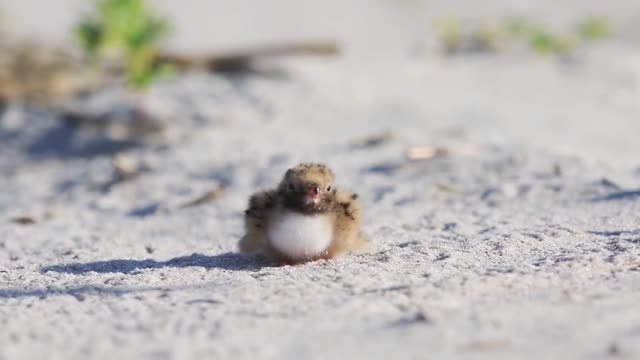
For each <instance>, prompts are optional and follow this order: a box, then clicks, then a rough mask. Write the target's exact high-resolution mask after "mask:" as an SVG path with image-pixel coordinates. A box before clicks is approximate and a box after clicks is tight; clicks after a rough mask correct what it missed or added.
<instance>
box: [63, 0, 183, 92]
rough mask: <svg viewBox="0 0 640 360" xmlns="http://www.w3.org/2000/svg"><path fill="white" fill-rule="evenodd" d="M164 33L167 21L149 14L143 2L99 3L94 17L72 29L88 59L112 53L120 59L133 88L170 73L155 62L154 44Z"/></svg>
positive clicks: (112, 0) (118, 0)
mask: <svg viewBox="0 0 640 360" xmlns="http://www.w3.org/2000/svg"><path fill="white" fill-rule="evenodd" d="M167 32H168V24H167V22H166V21H165V20H164V19H161V18H158V17H156V16H155V15H153V14H152V13H151V11H150V10H149V9H148V8H147V5H146V2H145V1H144V0H101V1H100V2H98V3H97V5H96V9H95V12H94V14H93V15H92V16H90V17H89V18H87V19H85V20H84V21H82V22H81V23H80V24H78V25H77V26H76V28H75V34H76V37H77V39H78V41H79V43H80V46H81V47H82V48H83V50H84V51H85V52H86V54H87V56H88V57H89V59H91V60H93V61H96V60H98V59H99V58H101V57H102V56H105V55H106V54H112V53H116V54H117V55H118V57H119V58H121V61H122V63H123V64H122V65H123V67H124V71H125V75H126V78H127V83H128V84H129V85H130V86H132V87H134V88H143V87H146V86H147V85H149V84H150V83H151V82H152V81H153V80H155V79H156V78H158V77H159V76H161V75H163V74H166V73H168V72H170V71H171V69H170V67H169V65H166V64H158V63H157V62H156V61H155V59H156V56H155V55H156V52H157V47H158V43H159V41H160V40H161V39H162V38H163V36H164V35H166V34H167Z"/></svg>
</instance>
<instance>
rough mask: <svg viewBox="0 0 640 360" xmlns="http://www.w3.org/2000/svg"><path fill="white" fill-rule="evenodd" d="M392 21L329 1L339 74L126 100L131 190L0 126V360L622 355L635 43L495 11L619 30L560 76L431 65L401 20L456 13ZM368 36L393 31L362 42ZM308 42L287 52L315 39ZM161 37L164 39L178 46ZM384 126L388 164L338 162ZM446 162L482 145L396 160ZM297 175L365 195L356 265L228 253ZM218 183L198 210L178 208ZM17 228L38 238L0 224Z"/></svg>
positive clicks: (587, 6)
mask: <svg viewBox="0 0 640 360" xmlns="http://www.w3.org/2000/svg"><path fill="white" fill-rule="evenodd" d="M2 3H3V5H4V7H5V8H7V7H11V5H10V4H9V3H8V2H6V1H4V2H2ZM21 3H22V5H15V4H14V5H13V6H15V7H16V8H20V9H22V10H21V11H26V10H24V9H26V8H28V6H29V3H34V4H35V1H31V2H29V1H25V2H21ZM68 3H73V1H69V2H68ZM76 3H77V2H76ZM162 3H163V4H165V5H164V6H169V8H170V7H171V6H174V7H175V6H176V5H175V3H171V2H169V1H163V2H162ZM197 3H200V5H199V6H204V5H203V4H202V2H197ZM398 3H400V4H402V6H400V5H397V6H398V7H397V8H396V7H395V6H396V5H393V6H392V5H389V2H379V3H378V2H376V4H377V5H376V6H373V7H371V8H370V9H369V10H367V11H364V14H365V15H363V16H362V18H359V17H357V16H356V15H357V14H359V8H358V5H362V4H359V3H358V2H353V3H349V4H348V5H344V8H343V10H344V13H343V12H338V13H340V14H342V16H341V17H339V18H338V20H336V24H338V25H337V26H336V27H335V29H332V30H335V31H336V32H337V34H338V35H340V36H342V37H343V38H344V39H346V40H345V42H346V43H347V44H348V45H350V44H353V46H350V47H347V50H348V51H347V54H345V56H343V57H341V58H338V59H299V60H291V61H284V60H283V61H274V62H273V63H271V64H269V66H271V67H273V68H275V69H279V70H281V71H282V72H283V74H282V76H271V77H257V76H251V77H243V78H236V77H232V78H229V77H216V76H209V75H198V74H193V75H189V76H185V77H182V78H180V79H171V80H167V81H164V82H162V83H160V84H158V85H157V86H155V87H154V88H153V89H152V90H151V92H150V94H149V95H148V97H147V99H146V100H145V101H148V102H149V103H150V104H151V105H150V106H151V107H153V108H154V109H156V110H157V111H158V112H159V113H161V114H162V115H163V117H164V118H165V119H166V120H167V124H168V135H167V138H166V140H164V141H162V142H158V141H155V142H154V141H151V142H148V143H145V144H143V145H142V146H139V147H135V148H132V149H129V150H128V151H126V154H127V155H128V156H129V157H130V158H131V159H133V160H134V161H136V162H139V163H143V164H144V165H145V167H146V171H145V172H144V173H143V174H142V175H141V177H140V178H138V179H136V180H134V181H130V182H126V183H122V184H118V185H114V186H112V187H108V186H105V184H106V183H108V181H109V179H110V178H111V176H112V166H111V163H110V159H111V154H112V152H113V151H114V150H118V149H120V148H119V146H120V145H121V144H118V143H113V142H109V141H107V140H105V139H103V138H101V137H100V136H96V135H95V134H85V133H81V134H74V133H72V132H71V130H70V129H68V128H66V127H65V126H63V125H60V123H59V122H57V121H56V120H55V119H53V116H52V115H51V114H46V113H41V112H35V111H25V110H24V109H20V108H15V107H12V108H10V109H9V110H8V111H7V112H5V114H4V115H3V116H2V118H1V119H0V189H2V191H0V359H2V360H9V359H11V360H14V359H40V358H47V359H86V358H92V359H93V358H95V359H103V358H104V359H106V358H109V359H115V358H136V359H139V358H144V359H147V358H148V359H174V358H175V359H188V358H216V359H217V358H219V359H230V358H233V359H258V358H260V359H326V358H366V359H387V358H389V357H390V356H397V357H399V358H406V359H426V358H453V359H467V358H485V357H486V358H489V357H491V358H508V359H512V358H531V359H538V358H557V359H559V358H563V359H574V358H575V359H603V358H628V359H637V358H639V357H640V311H638V303H639V302H640V218H639V216H638V214H640V160H639V157H638V154H640V142H639V141H638V136H639V135H640V120H638V119H639V116H640V47H639V46H638V44H637V43H635V42H634V41H633V39H632V38H633V36H632V35H633V31H629V28H628V21H629V19H633V18H634V16H636V17H637V15H638V14H640V12H639V10H640V7H638V6H636V7H634V6H633V4H631V3H632V2H623V1H610V2H607V4H601V3H600V2H596V1H575V2H566V5H565V6H557V7H556V8H552V7H551V6H550V5H549V4H550V2H540V3H538V2H535V3H534V2H513V3H515V4H517V6H516V5H514V6H516V8H517V9H520V10H521V11H523V12H525V13H527V14H532V16H539V17H542V18H544V17H545V16H547V15H549V14H552V15H553V16H551V15H549V16H548V18H549V19H551V21H556V22H558V23H562V21H563V19H567V18H569V19H570V18H575V17H577V16H578V15H579V14H581V13H589V12H590V11H591V12H598V11H600V12H605V13H608V14H610V15H611V16H612V19H613V21H614V23H616V24H620V26H621V27H622V28H623V30H622V31H621V33H620V35H619V37H616V38H613V39H611V40H609V41H607V42H606V43H604V44H602V45H598V46H595V47H592V48H590V49H584V50H581V51H580V53H579V56H578V58H577V59H576V60H574V61H569V62H567V61H559V60H556V59H553V58H544V57H536V56H530V55H526V54H516V55H498V56H464V57H460V58H452V59H447V58H443V57H441V56H438V55H437V54H436V53H434V52H433V51H432V50H429V46H428V43H429V41H428V38H429V37H428V36H427V35H428V34H425V35H424V38H423V37H422V34H421V33H419V32H416V31H414V30H415V28H416V27H417V26H418V25H417V24H419V22H418V21H417V20H418V19H427V18H429V17H430V16H432V15H434V14H438V13H443V12H445V11H447V10H451V9H453V10H455V11H459V12H461V13H465V11H466V12H467V13H469V12H471V10H470V9H469V6H470V5H469V3H470V2H462V1H460V2H452V3H449V4H453V5H450V6H451V9H449V8H448V7H447V6H449V5H447V6H445V4H443V3H440V2H434V3H426V4H424V3H417V2H414V1H398ZM471 3H475V2H471ZM503 3H504V2H500V1H497V2H492V3H490V6H489V5H487V6H486V7H483V8H482V9H483V11H481V12H480V13H481V14H488V15H487V16H489V15H491V14H500V13H502V12H505V10H504V8H503V7H502V6H504V4H503ZM34 4H31V5H30V6H35V5H34ZM23 6H24V7H26V8H23ZM238 6H239V7H238V9H240V8H241V7H240V5H238ZM316 6H317V5H316ZM554 6H555V5H554ZM317 7H319V6H317ZM188 8H189V7H188ZM193 8H194V9H198V7H197V6H195V5H194V7H193ZM189 9H190V8H189ZM234 9H235V8H234ZM238 9H235V10H234V11H229V12H228V13H229V14H231V15H229V16H232V18H233V16H235V19H242V15H243V13H242V12H241V11H240V10H238ZM296 9H297V8H296ZM312 9H313V8H312ZM327 9H329V7H327ZM331 9H333V10H331V11H333V12H334V13H335V12H336V10H335V9H334V8H331ZM41 10H42V9H41ZM258 10H259V9H258ZM258 10H255V11H254V12H253V13H257V12H259V11H258ZM263 10H264V9H263ZM418 10H419V11H418ZM453 10H452V11H453ZM265 11H266V10H265ZM271 11H272V14H274V15H273V16H277V15H275V14H278V13H280V12H278V11H276V10H271ZM292 11H293V10H292ZM296 11H298V12H303V10H302V9H298V10H296ZM327 11H329V10H327ZM193 12H194V13H196V12H197V11H196V10H193ZM293 12H294V13H295V11H293ZM309 12H311V10H309ZM200 13H202V11H200ZM267 14H270V13H269V12H268V11H267ZM307 14H308V13H307ZM327 14H329V15H331V14H333V13H331V12H329V13H327ZM385 14H386V16H383V15H385ZM399 14H400V15H399ZM407 14H412V15H411V16H408V15H407ZM348 15H350V16H351V17H352V18H357V19H360V20H358V21H360V23H362V24H360V23H358V24H360V25H353V26H352V27H349V26H347V25H346V23H347V21H346V20H345V19H348ZM176 16H177V15H176ZM217 17H218V18H221V17H222V15H220V14H219V13H218V15H217ZM309 17H311V16H310V15H309ZM379 19H391V20H389V23H388V24H387V23H385V24H387V25H384V26H387V27H389V28H394V29H396V30H395V32H390V33H387V32H385V34H387V35H388V34H391V35H388V36H387V37H385V38H376V37H370V36H367V34H371V33H370V32H368V31H366V30H367V29H369V30H371V31H372V32H373V33H375V31H376V30H374V29H377V28H378V27H377V26H375V25H374V24H376V21H377V20H379ZM403 19H404V20H407V19H412V21H404V20H403ZM61 21H62V20H61ZM181 21H182V20H181ZM283 21H284V24H282V25H281V26H280V27H277V26H273V30H272V32H271V33H270V34H271V35H272V37H273V38H276V39H277V38H283V37H282V36H281V35H282V34H286V32H285V30H284V29H286V27H287V26H288V25H287V24H289V25H290V23H289V22H287V21H286V19H285V20H283ZM213 23H215V24H216V25H211V26H212V27H213V28H214V29H216V26H224V24H225V23H224V22H222V25H221V24H220V23H219V22H213ZM256 23H257V26H262V27H263V28H265V29H271V28H272V27H270V25H269V24H268V22H267V21H263V22H260V21H257V22H256ZM321 23H322V22H321V21H318V20H316V21H315V22H313V21H310V23H309V24H308V26H307V27H303V30H301V31H302V34H305V35H309V36H311V35H318V37H321V36H324V35H327V34H330V33H327V32H325V31H324V30H325V29H326V28H322V26H325V27H326V24H325V25H321ZM226 24H227V26H231V28H233V26H237V25H229V24H235V23H234V22H233V21H231V20H227V23H226ZM394 24H408V25H406V26H404V27H398V28H396V27H395V26H394ZM39 26H44V27H45V28H46V26H54V25H51V24H48V25H47V24H45V23H41V24H40V25H39ZM367 26H368V27H367ZM384 26H382V27H383V28H384ZM625 26H626V27H625ZM59 27H60V25H58V28H59ZM34 28H37V26H35V27H34ZM349 29H351V30H349ZM624 29H626V30H624ZM636 30H637V27H636ZM182 31H184V33H182V35H181V36H182V37H183V38H184V39H185V41H183V42H181V41H178V40H175V39H174V40H173V41H174V43H184V44H187V43H188V41H187V39H193V38H194V36H191V35H188V34H189V31H191V30H182ZM305 31H306V32H305ZM378 31H381V30H378ZM257 33H259V34H263V33H264V32H260V31H258V32H257ZM343 33H344V34H343ZM242 34H252V32H248V31H247V32H245V33H242ZM251 36H252V35H247V36H244V37H243V36H238V39H236V40H237V41H236V42H235V43H229V44H230V45H233V44H242V43H243V42H246V43H250V42H252V41H259V40H261V38H260V37H259V36H256V37H254V38H252V37H251ZM267 36H268V35H267ZM196 38H197V39H196V42H197V41H203V40H202V38H198V37H196ZM220 38H223V37H220ZM178 39H179V38H178ZM364 39H366V40H364ZM372 39H379V41H380V42H381V44H382V45H380V46H382V49H386V47H389V51H381V50H380V49H375V46H374V45H376V44H374V41H373V40H372ZM395 39H398V41H395ZM212 41H221V40H216V39H215V38H214V39H213V40H212ZM225 41H231V40H225ZM223 43H224V41H221V42H220V44H223ZM425 44H427V45H425ZM192 45H193V46H194V47H197V46H199V45H198V44H197V43H195V42H194V43H193V44H192ZM189 46H191V45H189ZM359 46H360V47H359ZM374 50H375V51H377V53H375V52H374ZM371 54H379V56H371ZM276 73H277V72H276ZM389 129H390V130H392V131H393V132H394V134H395V137H394V139H393V140H392V141H390V142H389V143H385V144H382V145H380V146H375V147H369V148H361V147H357V146H354V142H357V140H358V139H362V138H363V137H367V136H370V135H375V134H377V133H380V132H382V131H385V130H389ZM459 143H472V144H481V145H483V146H485V147H486V148H485V150H483V151H481V152H479V153H478V154H475V155H472V156H456V157H447V158H441V159H435V160H431V161H424V162H412V163H408V162H406V160H405V158H404V151H405V150H406V148H407V147H409V146H412V145H426V144H459ZM309 160H313V161H322V162H326V163H327V164H328V165H330V166H331V167H332V168H333V169H334V171H335V173H336V174H337V176H338V182H339V183H340V185H342V186H344V187H347V188H349V189H352V190H355V191H357V192H358V193H359V194H360V196H361V199H362V203H363V209H364V227H365V230H366V231H367V233H368V234H369V235H370V237H371V239H372V244H371V247H370V249H369V250H368V251H367V252H366V253H365V254H361V255H352V256H347V257H344V258H340V259H336V260H333V261H329V262H325V261H319V262H314V263H309V264H306V265H301V266H295V267H292V266H284V267H270V266H263V264H261V263H260V262H259V261H258V259H255V258H253V257H247V256H241V255H238V254H236V253H235V251H236V243H237V240H238V238H239V237H240V236H241V235H242V212H243V210H244V206H245V203H246V200H247V197H248V196H249V194H251V193H252V192H253V191H255V190H257V189H260V188H266V187H270V186H272V185H274V184H275V183H276V182H277V181H278V180H279V178H280V177H281V176H282V174H283V172H284V171H285V170H286V168H287V167H288V166H291V165H293V164H295V163H297V162H298V161H309ZM218 185H224V186H226V189H227V190H226V191H225V193H224V195H223V196H222V197H221V198H220V199H218V200H217V201H216V202H214V203H213V204H211V205H202V206H197V207H190V208H182V207H181V205H182V204H184V203H186V202H189V201H190V200H193V199H194V198H197V197H198V196H200V195H202V194H203V193H205V192H206V191H209V190H211V189H212V188H215V187H216V186H218ZM25 215H28V216H31V217H33V218H34V220H35V221H36V223H35V224H32V225H20V224H16V223H14V222H12V221H11V219H14V218H15V217H17V216H25Z"/></svg>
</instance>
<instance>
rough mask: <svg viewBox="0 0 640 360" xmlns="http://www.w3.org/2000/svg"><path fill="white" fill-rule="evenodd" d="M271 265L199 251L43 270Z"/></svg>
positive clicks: (124, 271) (258, 259)
mask: <svg viewBox="0 0 640 360" xmlns="http://www.w3.org/2000/svg"><path fill="white" fill-rule="evenodd" d="M268 265H269V263H267V262H266V261H265V260H264V259H263V258H261V257H260V256H248V255H243V254H238V253H224V254H220V255H213V256H207V255H203V254H197V253H196V254H192V255H189V256H181V257H176V258H173V259H170V260H167V261H156V260H153V259H145V260H131V259H114V260H105V261H94V262H87V263H68V264H59V265H50V266H45V267H42V269H41V271H42V272H43V273H46V272H49V271H52V272H57V273H67V274H86V273H90V272H96V273H120V274H135V273H138V272H140V271H141V270H146V269H160V268H167V267H170V268H187V267H203V268H205V269H224V270H231V271H257V270H260V269H261V268H262V267H264V266H268Z"/></svg>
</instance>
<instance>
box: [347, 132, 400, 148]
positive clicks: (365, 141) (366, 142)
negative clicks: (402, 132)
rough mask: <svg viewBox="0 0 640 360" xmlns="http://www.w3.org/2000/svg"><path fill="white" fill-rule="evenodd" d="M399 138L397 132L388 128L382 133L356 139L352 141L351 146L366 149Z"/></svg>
mask: <svg viewBox="0 0 640 360" xmlns="http://www.w3.org/2000/svg"><path fill="white" fill-rule="evenodd" d="M396 138H397V135H396V133H394V132H393V131H391V130H386V131H384V132H382V133H379V134H375V135H371V136H367V137H365V138H362V139H356V140H354V141H353V142H352V143H351V146H352V147H354V148H356V149H366V148H372V147H377V146H381V145H384V144H387V143H390V142H391V141H393V140H395V139H396Z"/></svg>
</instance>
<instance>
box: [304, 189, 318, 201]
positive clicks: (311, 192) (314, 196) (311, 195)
mask: <svg viewBox="0 0 640 360" xmlns="http://www.w3.org/2000/svg"><path fill="white" fill-rule="evenodd" d="M319 195H320V188H319V187H318V186H316V185H311V186H309V187H308V188H307V193H306V196H305V201H306V202H307V203H311V202H316V201H318V198H319Z"/></svg>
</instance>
